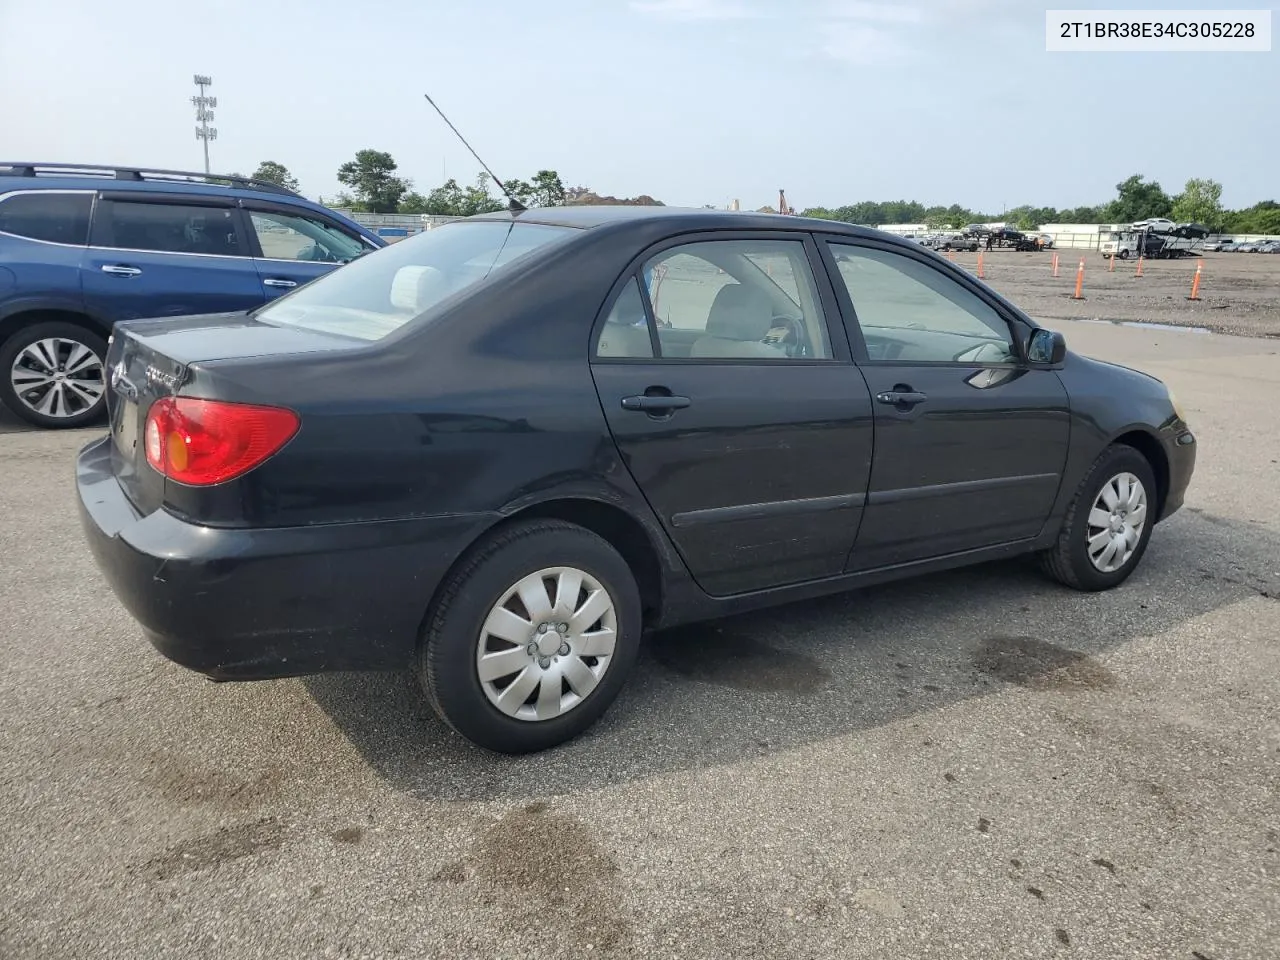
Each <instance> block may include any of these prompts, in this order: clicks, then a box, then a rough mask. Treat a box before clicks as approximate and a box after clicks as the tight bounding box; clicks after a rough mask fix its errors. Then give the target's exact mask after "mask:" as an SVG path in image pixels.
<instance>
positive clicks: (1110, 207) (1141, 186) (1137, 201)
mask: <svg viewBox="0 0 1280 960" xmlns="http://www.w3.org/2000/svg"><path fill="white" fill-rule="evenodd" d="M1116 192H1117V193H1118V194H1119V196H1118V197H1116V199H1114V200H1112V201H1111V202H1110V203H1109V204H1107V208H1106V219H1107V220H1109V221H1110V222H1111V223H1133V222H1134V221H1135V220H1145V219H1147V218H1148V217H1167V216H1169V214H1170V212H1172V210H1173V201H1172V200H1170V199H1169V195H1168V194H1167V193H1165V192H1164V190H1163V189H1162V188H1161V187H1160V184H1159V183H1158V182H1157V181H1155V180H1152V181H1151V182H1150V183H1147V182H1145V181H1144V180H1143V178H1142V176H1141V174H1137V173H1135V174H1134V175H1133V176H1131V177H1129V178H1128V179H1127V180H1123V181H1121V182H1120V183H1117V184H1116Z"/></svg>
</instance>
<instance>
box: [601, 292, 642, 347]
mask: <svg viewBox="0 0 1280 960" xmlns="http://www.w3.org/2000/svg"><path fill="white" fill-rule="evenodd" d="M633 289H634V287H633ZM596 354H597V355H598V356H601V357H652V356H653V343H652V342H651V341H650V340H649V321H648V317H646V316H645V312H644V305H643V304H642V303H641V302H640V299H639V298H638V297H635V296H628V294H627V292H624V293H623V294H622V296H620V297H619V298H618V302H617V303H615V304H614V307H613V309H612V310H610V311H609V316H608V318H607V319H606V320H605V323H604V329H603V330H601V331H600V342H599V344H598V345H597V346H596Z"/></svg>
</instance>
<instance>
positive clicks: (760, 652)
mask: <svg viewBox="0 0 1280 960" xmlns="http://www.w3.org/2000/svg"><path fill="white" fill-rule="evenodd" d="M649 649H650V650H651V652H652V653H653V657H654V659H655V660H657V661H658V663H660V664H661V665H662V666H663V667H665V668H666V669H668V670H670V671H671V672H673V673H676V674H679V675H680V676H682V677H686V678H687V679H689V680H697V681H699V682H701V683H713V684H716V685H718V686H722V687H732V688H733V689H735V690H746V691H749V692H752V693H788V694H800V695H804V694H811V693H816V692H817V691H819V690H821V689H822V688H823V687H825V686H827V684H828V683H830V682H831V672H830V671H829V670H827V669H826V667H823V666H822V665H821V664H819V663H818V662H817V661H816V660H814V659H812V658H811V657H806V656H803V655H801V654H798V653H791V652H790V651H787V650H779V649H777V648H776V647H771V646H769V645H768V644H766V643H761V642H760V641H759V640H756V639H754V638H753V637H750V636H747V635H746V634H742V633H736V632H733V631H729V630H723V629H720V628H718V627H708V626H700V627H690V628H685V627H682V628H677V629H674V630H666V631H664V632H662V633H659V634H655V635H654V636H653V637H652V639H650V641H649Z"/></svg>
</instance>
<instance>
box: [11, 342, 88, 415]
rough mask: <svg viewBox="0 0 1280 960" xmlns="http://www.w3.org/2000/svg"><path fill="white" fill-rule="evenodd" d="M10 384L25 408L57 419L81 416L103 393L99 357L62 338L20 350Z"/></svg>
mask: <svg viewBox="0 0 1280 960" xmlns="http://www.w3.org/2000/svg"><path fill="white" fill-rule="evenodd" d="M9 381H10V383H12V384H13V392H14V393H16V394H17V395H18V399H19V400H21V401H22V402H23V404H25V405H26V406H27V407H28V408H30V409H31V410H34V411H35V412H36V413H40V414H43V415H44V416H46V417H57V418H59V419H64V418H67V417H74V416H77V415H79V414H82V413H84V412H85V411H86V410H88V409H89V408H90V407H92V406H94V405H95V404H96V403H97V402H98V401H99V400H101V399H102V394H103V392H104V391H105V390H106V382H105V380H104V378H103V367H102V358H101V357H99V356H98V355H97V354H96V353H94V352H93V351H92V350H90V349H89V348H88V347H86V346H85V345H84V344H83V343H79V342H77V341H75V340H66V339H63V338H61V337H50V338H49V339H47V340H37V341H35V342H34V343H30V344H28V345H27V346H25V347H23V348H22V350H20V351H19V352H18V356H17V357H15V358H14V361H13V367H12V369H11V370H10V371H9Z"/></svg>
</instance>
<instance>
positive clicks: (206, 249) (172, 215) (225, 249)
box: [94, 200, 246, 257]
mask: <svg viewBox="0 0 1280 960" xmlns="http://www.w3.org/2000/svg"><path fill="white" fill-rule="evenodd" d="M103 207H104V208H105V210H104V212H103V214H102V215H101V216H99V217H98V224H97V229H96V230H95V234H94V242H95V245H96V246H100V247H112V248H114V249H118V250H147V251H154V252H156V253H198V254H205V255H208V256H222V257H242V256H245V254H246V249H245V244H244V243H243V241H242V238H241V237H240V232H239V230H238V229H237V226H236V216H235V211H234V210H233V209H231V208H229V207H212V206H197V205H194V204H193V205H190V206H188V205H186V204H181V203H139V202H134V201H124V200H114V201H110V202H108V203H105V204H103Z"/></svg>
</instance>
